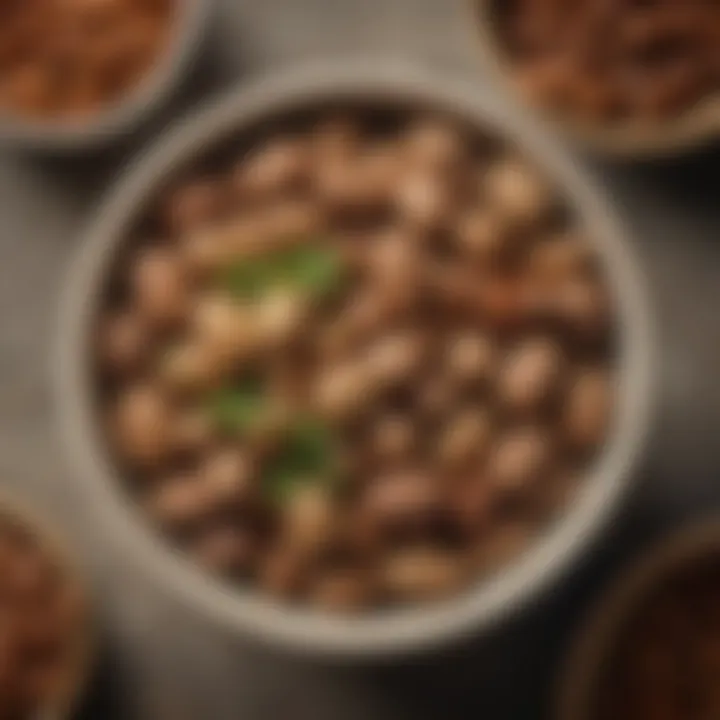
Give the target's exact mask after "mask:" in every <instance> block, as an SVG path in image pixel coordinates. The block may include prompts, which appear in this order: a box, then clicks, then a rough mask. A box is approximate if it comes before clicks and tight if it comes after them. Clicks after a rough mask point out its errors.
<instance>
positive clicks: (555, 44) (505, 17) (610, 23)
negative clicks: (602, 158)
mask: <svg viewBox="0 0 720 720" xmlns="http://www.w3.org/2000/svg"><path fill="white" fill-rule="evenodd" d="M471 2H472V11H473V23H472V27H473V29H474V31H475V34H476V37H479V40H480V42H479V46H480V51H481V55H482V57H483V60H484V62H485V65H486V67H488V68H489V69H490V71H491V72H492V73H493V74H494V75H495V76H496V78H497V79H498V81H499V82H500V83H501V84H510V85H511V86H513V87H514V88H515V89H516V90H517V95H518V96H519V98H520V99H521V100H523V101H525V102H526V103H529V104H530V105H531V106H533V107H534V108H536V109H538V110H539V111H540V113H541V114H542V115H544V116H546V117H547V118H548V119H549V120H551V122H553V123H554V124H555V125H556V126H557V127H559V128H560V129H561V130H562V131H564V132H566V133H567V134H568V135H569V136H570V137H572V138H573V139H575V140H576V141H578V142H579V143H580V144H582V145H585V146H587V147H589V148H590V149H592V150H595V151H597V152H601V153H606V154H610V155H614V156H618V157H627V158H632V157H639V158H643V157H644V158H650V157H652V156H664V155H671V154H676V153H678V152H681V151H687V150H690V149H692V148H693V147H696V146H698V145H702V144H705V143H707V142H709V141H711V140H713V139H714V138H716V137H717V136H718V135H719V134H720V71H719V70H718V61H717V48H718V36H717V28H718V27H720V8H718V5H717V4H716V3H712V2H711V3H707V2H704V1H703V0H691V1H690V2H682V3H677V2H674V1H673V0H663V1H662V2H653V3H633V2H610V3H604V2H603V3H597V2H593V0H581V1H580V2H565V1H564V0H544V1H543V2H530V1H529V0H511V2H500V1H499V0H471Z"/></svg>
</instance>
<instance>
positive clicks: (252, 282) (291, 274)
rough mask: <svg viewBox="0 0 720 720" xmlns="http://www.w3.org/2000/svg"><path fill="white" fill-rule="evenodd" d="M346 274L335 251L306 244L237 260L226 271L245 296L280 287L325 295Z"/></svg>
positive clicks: (236, 289)
mask: <svg viewBox="0 0 720 720" xmlns="http://www.w3.org/2000/svg"><path fill="white" fill-rule="evenodd" d="M342 276H343V265H342V262H341V260H340V257H339V255H338V254H337V253H336V252H335V251H333V250H330V249H329V248H325V247H318V246H316V245H304V246H302V247H293V248H289V249H286V250H282V251H278V252H275V253H271V254H269V255H265V256H262V257H257V258H250V259H246V260H243V261H240V262H237V263H235V264H234V265H232V266H230V267H229V268H228V269H227V270H226V271H225V275H224V284H225V285H226V286H227V288H228V289H229V290H230V291H231V292H232V293H233V295H235V296H236V297H238V298H241V299H243V300H257V299H258V298H260V297H262V296H263V295H265V294H266V293H268V292H269V291H271V290H274V289H277V288H291V289H297V290H300V291H302V292H305V293H309V294H311V295H314V296H323V295H326V294H327V293H329V292H332V291H333V290H334V289H335V288H336V287H337V285H338V284H339V282H340V280H341V279H342Z"/></svg>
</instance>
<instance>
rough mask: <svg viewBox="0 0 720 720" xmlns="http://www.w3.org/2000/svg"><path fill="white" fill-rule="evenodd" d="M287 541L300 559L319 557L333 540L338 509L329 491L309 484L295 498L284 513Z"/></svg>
mask: <svg viewBox="0 0 720 720" xmlns="http://www.w3.org/2000/svg"><path fill="white" fill-rule="evenodd" d="M283 527H284V530H285V536H284V540H285V542H286V543H287V546H288V547H292V549H293V552H294V553H296V554H297V555H299V556H300V557H316V556H317V555H318V554H319V553H321V552H322V551H323V550H324V549H325V548H327V547H328V545H329V544H330V543H331V542H332V541H333V539H334V535H335V528H336V509H335V508H334V507H333V503H332V500H331V498H330V496H329V495H328V493H327V491H326V490H325V489H324V488H322V487H320V486H319V485H317V484H315V483H311V482H308V483H307V484H305V486H303V487H301V488H299V489H298V490H296V491H295V492H294V493H293V495H292V496H291V498H290V500H289V502H288V505H287V507H286V508H285V511H284V513H283Z"/></svg>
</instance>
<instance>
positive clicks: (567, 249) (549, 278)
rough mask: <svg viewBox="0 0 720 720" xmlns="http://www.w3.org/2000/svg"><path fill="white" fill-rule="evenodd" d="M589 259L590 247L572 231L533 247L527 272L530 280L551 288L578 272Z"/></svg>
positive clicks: (590, 255) (585, 268)
mask: <svg viewBox="0 0 720 720" xmlns="http://www.w3.org/2000/svg"><path fill="white" fill-rule="evenodd" d="M591 262H592V249H591V247H590V246H589V245H588V243H587V241H585V240H583V239H581V238H578V237H576V236H573V235H561V236H558V237H554V238H553V239H551V240H546V241H543V242H540V243H538V244H537V245H536V246H535V247H533V248H532V250H531V251H530V256H529V258H528V273H529V274H530V275H531V277H532V279H533V282H535V283H537V284H539V285H541V286H543V287H550V288H552V287H556V286H557V285H558V284H561V283H564V282H566V281H568V280H572V279H574V278H577V277H578V276H581V275H582V274H583V273H585V272H586V271H587V269H588V268H589V267H590V266H591Z"/></svg>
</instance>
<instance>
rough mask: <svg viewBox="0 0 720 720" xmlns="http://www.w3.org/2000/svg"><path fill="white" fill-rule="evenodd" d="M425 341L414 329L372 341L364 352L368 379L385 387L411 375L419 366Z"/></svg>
mask: <svg viewBox="0 0 720 720" xmlns="http://www.w3.org/2000/svg"><path fill="white" fill-rule="evenodd" d="M424 356H425V342H424V339H423V337H422V336H421V335H419V334H418V333H416V332H398V333H394V334H391V335H387V336H386V337H384V338H381V339H380V340H378V341H377V342H375V343H374V344H373V345H372V346H371V347H370V348H369V349H368V351H367V354H366V356H365V360H364V363H365V366H366V368H367V373H368V375H369V377H370V378H371V382H372V383H374V384H376V385H378V386H380V387H386V386H388V385H391V384H393V383H396V382H398V381H399V380H407V379H408V378H410V377H413V376H414V375H415V374H416V373H417V372H418V370H419V369H420V368H421V365H422V362H423V360H424Z"/></svg>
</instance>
